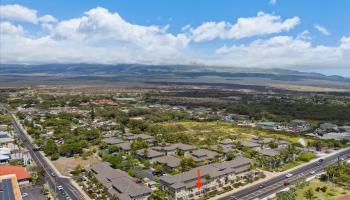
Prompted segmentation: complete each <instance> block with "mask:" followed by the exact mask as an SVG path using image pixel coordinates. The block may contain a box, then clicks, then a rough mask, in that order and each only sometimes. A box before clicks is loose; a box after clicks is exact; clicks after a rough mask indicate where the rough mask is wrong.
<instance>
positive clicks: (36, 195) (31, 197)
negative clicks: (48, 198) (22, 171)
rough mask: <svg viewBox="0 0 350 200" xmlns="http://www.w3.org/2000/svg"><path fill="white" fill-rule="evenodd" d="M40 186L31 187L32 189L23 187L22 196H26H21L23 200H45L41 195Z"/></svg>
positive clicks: (41, 188)
mask: <svg viewBox="0 0 350 200" xmlns="http://www.w3.org/2000/svg"><path fill="white" fill-rule="evenodd" d="M42 190H43V187H42V186H33V187H23V188H21V192H22V195H23V194H25V193H26V194H28V195H27V196H23V197H22V198H23V200H45V196H44V194H43V193H42Z"/></svg>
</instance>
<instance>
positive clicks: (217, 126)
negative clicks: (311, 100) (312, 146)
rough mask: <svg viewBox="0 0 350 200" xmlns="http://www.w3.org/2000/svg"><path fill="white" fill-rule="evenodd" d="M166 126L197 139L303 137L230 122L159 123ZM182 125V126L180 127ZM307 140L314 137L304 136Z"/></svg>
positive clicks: (290, 138) (295, 140)
mask: <svg viewBox="0 0 350 200" xmlns="http://www.w3.org/2000/svg"><path fill="white" fill-rule="evenodd" d="M158 124H159V125H162V126H165V127H167V128H168V129H170V130H172V131H173V132H181V133H184V134H189V135H191V136H192V137H195V138H196V139H197V141H198V140H199V141H201V140H205V139H207V138H215V139H216V140H222V139H226V138H228V137H231V138H237V139H239V140H246V139H249V138H251V137H252V136H256V135H261V136H262V137H275V138H280V139H282V140H286V141H288V142H290V143H296V142H298V141H299V139H300V138H301V136H300V135H297V134H287V133H276V132H273V131H269V130H261V129H256V128H251V127H243V126H237V125H233V124H232V123H229V122H193V121H181V122H163V123H158ZM179 127H180V128H179ZM304 139H305V141H306V142H308V141H311V140H312V139H309V138H304Z"/></svg>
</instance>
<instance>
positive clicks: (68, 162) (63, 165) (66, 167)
mask: <svg viewBox="0 0 350 200" xmlns="http://www.w3.org/2000/svg"><path fill="white" fill-rule="evenodd" d="M98 162H101V161H99V160H98V159H97V158H95V157H94V156H90V157H88V158H87V159H86V160H83V159H82V158H81V157H78V158H74V157H71V158H62V157H61V158H60V159H58V160H55V161H53V162H52V163H53V164H54V165H55V167H56V169H57V170H58V171H60V172H61V174H62V175H64V176H69V171H71V170H73V169H74V168H75V167H76V166H77V165H81V166H82V167H88V166H90V165H92V164H95V163H98Z"/></svg>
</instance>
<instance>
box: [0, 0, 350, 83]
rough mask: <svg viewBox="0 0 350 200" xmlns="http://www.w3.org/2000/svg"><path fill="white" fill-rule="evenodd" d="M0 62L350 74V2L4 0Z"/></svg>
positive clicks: (0, 17)
mask: <svg viewBox="0 0 350 200" xmlns="http://www.w3.org/2000/svg"><path fill="white" fill-rule="evenodd" d="M0 63H16V64H44V63H101V64H118V63H142V64H186V65H193V64H195V65H208V66H229V67H256V68H285V69H295V70H301V71H314V72H320V73H324V74H327V75H332V74H336V75H342V76H347V77H350V1H343V0H333V1H331V0H308V1H305V0H293V1H291V0H290V1H287V0H235V1H227V0H215V1H209V0H202V1H188V0H176V1H164V0H147V1H139V0H74V1H71V0H50V1H47V0H22V1H18V0H11V1H9V0H1V3H0Z"/></svg>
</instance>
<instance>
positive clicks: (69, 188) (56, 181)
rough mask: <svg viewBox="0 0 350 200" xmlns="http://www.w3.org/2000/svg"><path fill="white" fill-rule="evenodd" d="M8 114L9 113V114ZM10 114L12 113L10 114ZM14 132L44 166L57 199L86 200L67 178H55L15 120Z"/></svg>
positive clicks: (35, 159)
mask: <svg viewBox="0 0 350 200" xmlns="http://www.w3.org/2000/svg"><path fill="white" fill-rule="evenodd" d="M0 109H1V110H4V111H5V112H7V110H6V109H4V107H2V105H0ZM7 113H8V112H7ZM9 114H10V113H9ZM12 123H13V127H14V131H15V133H16V134H17V136H18V139H20V140H21V141H22V142H23V144H24V147H25V148H26V149H27V150H29V153H30V156H31V158H32V159H33V160H34V162H35V163H36V164H37V165H39V166H42V167H43V168H44V170H45V179H46V180H47V182H48V184H49V186H50V188H51V189H52V190H53V191H55V193H56V197H57V199H59V200H70V199H72V200H84V197H83V196H82V195H81V193H80V192H79V191H78V190H77V188H75V186H74V185H72V184H71V182H70V180H69V179H67V178H60V177H57V176H55V177H53V176H52V173H53V172H54V170H53V169H52V168H51V166H50V165H49V164H48V163H47V160H46V159H44V157H43V155H42V154H40V152H38V151H35V150H34V146H33V144H32V143H31V142H30V140H29V139H28V137H27V135H26V134H25V133H24V132H23V130H22V129H21V127H20V126H19V124H17V121H16V120H15V119H13V120H12ZM59 185H60V186H62V188H63V190H58V189H57V186H59Z"/></svg>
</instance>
